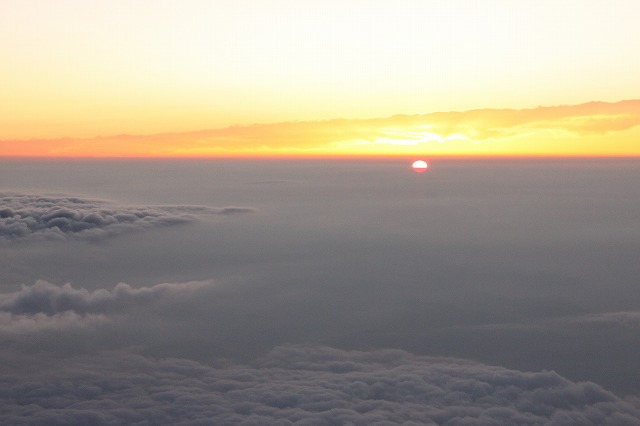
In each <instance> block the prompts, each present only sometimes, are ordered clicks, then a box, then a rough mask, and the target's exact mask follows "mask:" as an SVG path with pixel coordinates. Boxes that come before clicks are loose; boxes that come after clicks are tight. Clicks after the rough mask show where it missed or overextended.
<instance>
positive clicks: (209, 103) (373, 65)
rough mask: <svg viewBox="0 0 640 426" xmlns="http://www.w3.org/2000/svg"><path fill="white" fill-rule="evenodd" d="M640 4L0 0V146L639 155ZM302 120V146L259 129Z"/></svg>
mask: <svg viewBox="0 0 640 426" xmlns="http://www.w3.org/2000/svg"><path fill="white" fill-rule="evenodd" d="M639 14H640V5H639V4H638V2H636V1H634V0H613V1H607V2H602V1H579V0H566V1H562V2H557V1H547V0H543V1H529V0H525V1H518V2H512V1H507V0H486V1H482V2H478V1H469V0H466V1H463V0H452V1H447V2H441V1H411V0H403V1H385V0H382V1H376V2H370V1H362V0H347V1H314V0H309V1H291V0H264V1H244V0H241V1H226V0H221V1H215V2H210V1H195V0H192V1H169V0H160V1H143V0H135V1H127V2H125V1H118V2H105V1H95V0H90V1H81V0H61V1H56V2H49V1H38V0H3V1H1V2H0V52H1V53H2V56H3V58H5V59H4V61H3V67H2V80H3V86H2V94H1V96H2V102H0V155H2V156H74V157H78V156H85V157H86V156H98V157H104V156H119V157H122V156H124V157H127V156H168V157H175V156H214V157H215V156H318V155H323V156H335V155H338V156H346V155H374V156H376V155H385V156H389V155H418V154H427V155H428V154H432V155H485V156H486V155H573V156H576V155H578V156H579V155H599V156H603V155H604V156H606V155H611V156H620V155H622V156H624V155H640V148H638V144H637V143H636V141H637V139H638V130H637V127H638V124H639V123H640V121H639V119H638V114H639V107H638V102H637V101H634V102H630V103H625V104H622V105H624V107H619V108H616V107H612V106H611V105H610V104H614V105H620V104H618V103H619V102H620V101H632V100H634V99H636V100H637V99H638V98H640V94H639V93H638V89H637V88H638V87H640V80H639V77H638V75H640V51H639V50H638V49H637V48H636V43H635V40H636V39H637V26H636V23H635V16H638V15H639ZM592 102H602V104H599V105H600V106H597V105H598V104H596V106H595V107H593V108H588V109H589V111H588V112H585V111H582V112H578V111H576V109H579V108H578V106H580V105H584V104H588V103H592ZM539 107H548V108H558V112H559V113H560V114H558V115H557V116H556V115H555V114H554V116H552V117H544V119H540V116H539V114H538V111H539V110H538V108H539ZM563 108H566V111H563ZM613 110H615V111H613ZM470 111H477V112H478V114H477V115H478V117H475V118H473V119H471V118H470V119H468V120H467V119H466V116H464V114H467V115H468V114H469V112H470ZM453 112H457V113H459V114H463V117H464V118H461V119H460V120H459V121H457V126H453V127H452V126H451V125H450V119H449V116H448V115H447V114H452V113H453ZM434 113H443V114H444V117H440V116H438V115H433V114H434ZM516 113H517V114H518V115H520V116H522V119H520V120H517V122H509V123H501V124H500V126H499V128H498V129H497V130H499V131H498V134H497V135H492V136H489V137H488V136H486V135H485V136H482V135H481V134H483V133H485V132H486V131H487V130H494V129H495V126H496V124H495V121H493V118H494V116H496V115H501V114H505V115H509V114H516ZM406 115H408V116H417V117H422V120H419V119H416V120H415V121H414V122H412V123H411V125H407V124H405V123H402V120H396V118H397V117H398V116H406ZM487 115H488V116H491V118H489V119H487V120H485V119H484V118H483V116H487ZM558 116H559V117H558ZM441 118H442V120H443V121H441V120H440V119H441ZM498 119H500V118H499V117H498ZM335 120H344V122H343V123H342V124H343V125H345V126H349V127H362V126H364V127H365V128H364V129H360V130H361V131H360V132H359V133H358V134H356V135H354V134H353V132H349V131H346V132H345V129H344V128H341V127H340V126H338V127H336V122H335ZM367 120H379V123H380V124H381V125H382V127H376V126H375V125H374V126H373V127H371V126H369V124H370V122H369V121H367ZM456 120H458V119H456ZM301 123H306V127H307V128H306V129H304V131H302V133H296V137H298V139H297V140H296V141H295V142H292V141H291V140H287V138H286V137H284V138H282V137H281V138H278V139H273V140H266V141H265V142H264V143H263V144H262V145H257V144H256V143H255V141H252V140H251V139H254V138H255V137H256V136H255V135H261V131H262V130H263V129H262V128H261V127H260V126H272V127H271V128H274V127H275V128H284V127H287V126H289V127H299V126H301V125H302V124H301ZM254 126H258V127H254ZM582 126H584V127H588V128H591V132H589V133H588V134H585V133H584V132H582V131H580V130H581V129H577V128H578V127H582ZM238 127H241V128H240V129H238ZM443 127H444V128H443ZM567 127H570V128H569V129H567ZM253 130H255V132H253V133H254V135H249V136H247V135H246V133H252V131H253ZM200 131H209V132H213V133H214V136H213V137H210V138H208V137H201V136H202V135H201V134H199V133H198V132H200ZM283 131H284V132H286V133H287V132H288V131H287V130H283ZM237 132H239V133H241V134H240V135H238V134H235V133H237ZM293 132H294V133H295V132H296V131H295V130H294V131H293ZM334 132H337V133H339V134H333V133H334ZM220 133H226V134H229V136H228V139H225V140H222V141H221V140H220V139H219V138H218V137H217V136H216V135H217V134H220ZM132 136H136V137H139V138H144V137H146V138H147V139H146V140H145V141H144V142H140V141H134V140H132ZM278 136H280V135H278ZM105 138H106V139H105Z"/></svg>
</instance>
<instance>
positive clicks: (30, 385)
mask: <svg viewBox="0 0 640 426" xmlns="http://www.w3.org/2000/svg"><path fill="white" fill-rule="evenodd" d="M59 367H60V368H55V369H51V368H47V367H42V368H41V369H40V370H41V371H33V372H32V373H31V374H33V376H32V377H25V375H24V374H23V375H21V373H15V372H14V373H9V374H5V375H4V377H3V380H4V381H5V382H6V384H10V386H2V387H0V389H4V390H2V391H0V400H1V401H2V406H3V411H2V414H0V420H2V421H3V422H4V423H6V424H133V423H139V424H180V425H187V424H216V425H232V424H233V425H235V424H245V425H250V424H251V425H257V424H265V425H266V424H282V425H291V424H297V425H311V424H313V425H342V424H344V425H347V424H354V425H371V424H415V425H418V424H421V425H422V424H440V425H453V424H475V425H500V424H504V425H507V424H508V425H534V424H535V425H537V424H552V425H560V424H581V425H607V424H610V425H615V424H619V425H633V424H640V409H639V407H638V404H637V401H635V400H623V399H620V398H618V397H616V396H615V395H613V394H611V393H610V392H607V391H606V390H604V389H603V388H601V387H599V386H598V385H596V384H593V383H589V382H585V383H575V382H571V381H569V380H566V379H564V378H563V377H561V376H559V375H558V374H556V373H554V372H549V371H543V372H535V373H534V372H521V371H516V370H509V369H505V368H501V367H494V366H488V365H483V364H477V363H472V362H467V361H461V360H456V359H446V358H426V357H417V356H413V355H410V354H408V353H406V352H403V351H397V350H377V351H371V352H356V351H343V350H338V349H333V348H327V347H317V346H282V347H278V348H276V349H274V350H273V351H272V352H271V353H270V354H268V355H267V356H266V357H265V358H263V359H262V360H260V361H259V362H257V363H256V364H255V365H252V366H238V365H234V366H228V367H224V368H213V367H211V366H207V365H204V364H200V363H197V362H193V361H189V360H185V359H160V360H155V359H151V358H148V357H144V356H141V355H135V354H131V353H128V352H123V351H120V352H110V353H106V352H105V353H102V354H100V355H92V356H85V357H77V358H74V359H71V360H68V361H66V363H65V364H64V365H61V366H59ZM31 374H27V375H26V376H31Z"/></svg>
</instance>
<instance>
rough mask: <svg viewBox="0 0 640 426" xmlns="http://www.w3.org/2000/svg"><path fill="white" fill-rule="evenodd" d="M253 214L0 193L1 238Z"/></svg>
mask: <svg viewBox="0 0 640 426" xmlns="http://www.w3.org/2000/svg"><path fill="white" fill-rule="evenodd" d="M253 211H254V210H253V209H250V208H245V207H224V208H212V207H206V206H142V207H133V206H122V205H115V204H110V203H106V202H101V201H96V200H86V199H81V198H76V197H54V196H42V195H33V194H12V193H0V238H5V239H24V238H29V237H46V238H61V237H64V238H68V237H85V238H98V237H101V236H110V235H115V234H120V233H123V232H127V231H133V230H139V229H146V228H151V227H162V226H171V225H178V224H184V223H189V222H194V221H197V220H198V219H200V218H202V217H206V216H210V215H216V214H219V215H232V214H238V213H248V212H253Z"/></svg>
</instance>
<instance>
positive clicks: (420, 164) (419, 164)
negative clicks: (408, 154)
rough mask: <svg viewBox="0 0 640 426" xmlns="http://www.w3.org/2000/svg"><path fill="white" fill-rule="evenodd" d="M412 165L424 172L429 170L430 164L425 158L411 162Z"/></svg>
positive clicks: (416, 169) (416, 170) (418, 170)
mask: <svg viewBox="0 0 640 426" xmlns="http://www.w3.org/2000/svg"><path fill="white" fill-rule="evenodd" d="M411 167H412V168H413V170H414V171H415V172H418V173H422V172H424V171H426V170H427V168H428V167H429V164H427V162H426V161H424V160H416V161H414V162H413V164H411Z"/></svg>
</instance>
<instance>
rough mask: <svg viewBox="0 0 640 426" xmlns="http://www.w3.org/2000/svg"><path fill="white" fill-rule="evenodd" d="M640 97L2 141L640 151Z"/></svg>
mask: <svg viewBox="0 0 640 426" xmlns="http://www.w3.org/2000/svg"><path fill="white" fill-rule="evenodd" d="M639 141H640V100H629V101H621V102H617V103H605V102H590V103H586V104H581V105H574V106H567V105H565V106H556V107H539V108H534V109H526V110H512V109H480V110H470V111H465V112H441V113H431V114H421V115H396V116H392V117H387V118H374V119H337V120H326V121H299V122H281V123H272V124H253V125H242V126H230V127H225V128H220V129H214V130H203V131H194V132H179V133H159V134H153V135H117V136H108V137H95V138H61V139H34V140H15V141H0V152H2V153H3V155H5V156H55V157H60V156H63V157H64V156H67V157H85V156H93V157H108V156H112V157H113V156H115V157H120V156H124V157H130V156H142V157H144V156H152V157H193V156H196V157H200V156H214V157H215V156H296V155H299V156H334V155H347V156H352V155H358V156H360V155H364V156H368V155H375V156H378V155H381V156H397V155H410V156H416V155H418V156H435V155H445V156H452V155H453V156H455V155H481V156H496V155H515V156H522V155H534V156H538V155H542V156H546V155H560V156H564V155H568V156H603V155H604V156H629V155H640V142H639Z"/></svg>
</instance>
